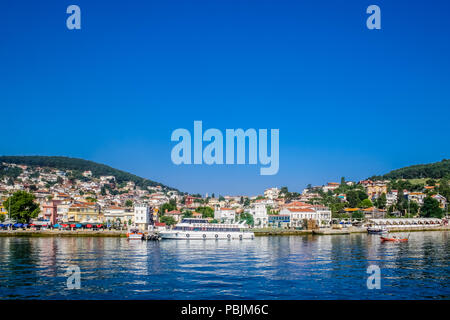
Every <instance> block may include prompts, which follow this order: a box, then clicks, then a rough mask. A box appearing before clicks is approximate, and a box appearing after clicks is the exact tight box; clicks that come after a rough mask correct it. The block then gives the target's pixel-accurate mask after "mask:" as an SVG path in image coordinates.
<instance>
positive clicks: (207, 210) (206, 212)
mask: <svg viewBox="0 0 450 320" xmlns="http://www.w3.org/2000/svg"><path fill="white" fill-rule="evenodd" d="M195 211H197V212H199V213H201V214H202V216H203V218H214V210H213V208H211V207H198V208H197V209H196V210H195Z"/></svg>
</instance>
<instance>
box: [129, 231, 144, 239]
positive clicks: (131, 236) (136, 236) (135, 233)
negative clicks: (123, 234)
mask: <svg viewBox="0 0 450 320" xmlns="http://www.w3.org/2000/svg"><path fill="white" fill-rule="evenodd" d="M143 237H144V234H143V233H142V232H140V231H139V230H138V229H130V230H129V231H128V232H127V238H128V240H142V238H143Z"/></svg>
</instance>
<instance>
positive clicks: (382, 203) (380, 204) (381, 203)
mask: <svg viewBox="0 0 450 320" xmlns="http://www.w3.org/2000/svg"><path fill="white" fill-rule="evenodd" d="M375 206H376V207H377V208H378V209H384V208H386V193H384V192H383V193H382V194H381V196H379V197H378V198H377V199H376V200H375Z"/></svg>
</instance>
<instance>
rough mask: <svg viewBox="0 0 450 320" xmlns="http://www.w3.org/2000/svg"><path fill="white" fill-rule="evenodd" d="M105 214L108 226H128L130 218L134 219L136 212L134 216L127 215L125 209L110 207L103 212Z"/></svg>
mask: <svg viewBox="0 0 450 320" xmlns="http://www.w3.org/2000/svg"><path fill="white" fill-rule="evenodd" d="M103 214H104V216H105V222H107V223H108V224H117V223H120V224H127V223H128V220H129V216H132V217H133V218H134V212H133V214H132V215H130V214H128V215H127V214H126V212H125V208H122V207H118V206H109V207H106V208H105V209H104V210H103Z"/></svg>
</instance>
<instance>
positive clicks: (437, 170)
mask: <svg viewBox="0 0 450 320" xmlns="http://www.w3.org/2000/svg"><path fill="white" fill-rule="evenodd" d="M444 177H450V159H443V160H442V161H440V162H435V163H429V164H418V165H414V166H409V167H404V168H400V169H397V170H393V171H391V172H389V173H387V174H385V175H382V176H373V177H371V178H370V179H371V180H385V179H386V180H391V179H420V178H433V179H441V178H444Z"/></svg>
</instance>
